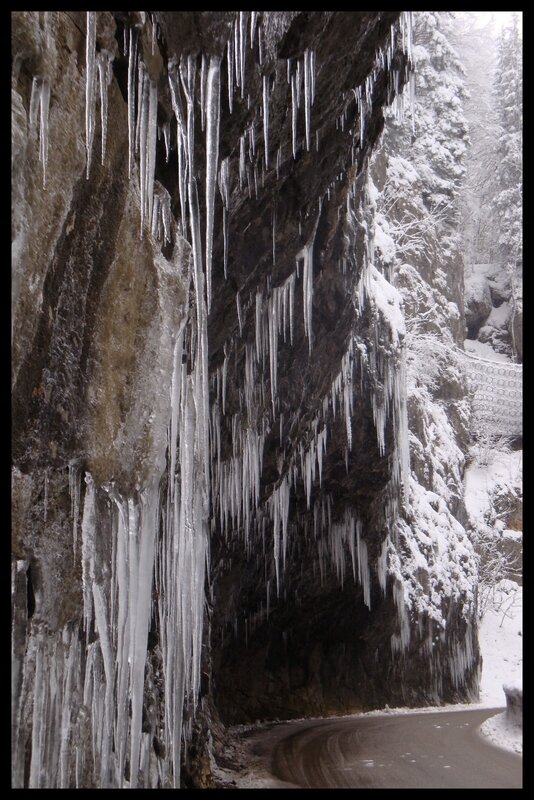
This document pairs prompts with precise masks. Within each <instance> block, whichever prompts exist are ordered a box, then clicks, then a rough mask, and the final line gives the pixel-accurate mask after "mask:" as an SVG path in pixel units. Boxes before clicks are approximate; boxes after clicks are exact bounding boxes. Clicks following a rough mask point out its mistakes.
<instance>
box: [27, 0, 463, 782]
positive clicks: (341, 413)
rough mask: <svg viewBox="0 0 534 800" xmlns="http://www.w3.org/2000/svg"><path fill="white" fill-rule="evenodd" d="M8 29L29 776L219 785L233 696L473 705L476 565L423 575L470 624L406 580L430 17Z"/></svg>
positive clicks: (203, 18)
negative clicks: (214, 725) (415, 274)
mask: <svg viewBox="0 0 534 800" xmlns="http://www.w3.org/2000/svg"><path fill="white" fill-rule="evenodd" d="M12 21H13V27H12V35H13V48H12V49H13V78H12V115H13V116H12V120H13V125H12V143H13V147H12V181H13V219H12V224H13V297H12V303H13V314H12V319H13V382H12V402H13V422H12V452H13V483H12V486H13V489H12V511H13V543H12V553H13V560H12V564H13V566H12V570H13V609H14V610H13V653H14V659H13V663H14V667H13V723H12V740H13V784H14V785H15V786H17V787H19V786H30V787H32V788H46V787H65V788H67V787H74V786H76V787H95V786H96V787H106V786H125V787H136V786H140V787H149V786H154V787H161V788H165V787H172V786H179V785H180V764H181V762H185V765H184V769H183V772H182V782H183V783H185V784H187V785H195V786H209V785H210V772H209V738H210V737H209V726H210V719H212V718H213V719H215V718H216V717H217V716H218V715H220V717H221V718H222V720H223V722H224V723H229V722H242V721H247V720H254V719H256V718H258V717H262V718H267V717H268V718H273V717H290V716H302V715H304V714H317V713H336V712H345V711H348V710H352V709H368V708H373V707H376V706H380V705H382V704H384V703H385V702H387V703H389V704H390V705H396V704H397V705H398V704H414V705H415V704H419V705H420V704H422V703H425V702H441V701H443V700H446V701H455V700H462V699H465V698H466V697H468V696H470V695H472V694H473V693H476V691H477V675H478V649H477V645H476V636H474V633H473V629H472V627H471V623H472V620H471V617H470V614H471V612H470V611H469V603H468V600H467V599H466V598H467V594H468V592H467V589H466V580H467V577H466V576H468V572H469V570H468V568H467V567H466V568H465V571H464V573H462V569H463V568H462V567H461V565H460V566H459V570H460V572H459V573H458V577H457V580H456V582H455V580H454V579H453V578H451V583H450V585H447V586H438V585H435V583H433V581H434V576H433V573H432V572H430V573H428V572H425V571H424V570H423V572H425V574H424V575H423V573H422V577H421V583H420V585H419V584H418V591H419V590H420V593H421V595H424V596H430V595H431V594H432V593H433V592H435V591H437V592H438V593H439V592H443V594H444V598H445V599H444V603H445V604H446V605H447V608H448V615H449V618H448V625H447V629H446V630H445V629H444V628H440V626H439V624H438V623H437V622H436V620H433V619H432V618H431V617H429V615H428V612H427V611H426V610H425V605H424V603H422V604H421V605H420V606H419V607H417V606H416V605H415V604H414V602H412V601H411V600H410V602H408V601H409V599H410V598H408V595H407V591H408V590H406V593H405V589H404V586H403V577H402V575H403V572H402V561H403V559H404V558H408V555H407V554H406V553H405V552H403V544H402V543H403V542H406V541H407V539H406V536H404V538H403V533H402V527H403V526H408V527H409V526H410V524H411V523H410V520H411V519H413V513H414V512H413V511H410V507H409V480H408V478H409V475H408V465H407V459H406V455H407V444H408V430H407V411H406V405H405V402H406V401H405V394H404V391H403V381H402V375H403V372H402V369H403V363H404V361H403V351H402V339H403V330H402V325H401V324H400V323H397V322H396V321H394V320H397V318H399V319H400V305H399V303H400V300H399V297H398V296H397V294H396V293H395V291H394V290H393V289H392V288H391V287H389V284H387V281H386V280H385V279H384V278H383V277H382V276H381V275H380V274H379V273H378V271H377V270H375V269H374V266H373V264H372V251H373V223H372V203H371V200H370V197H369V193H368V184H367V165H368V159H369V156H370V154H371V152H372V149H373V147H374V145H375V143H376V141H377V139H378V136H379V134H380V132H381V130H382V126H383V115H382V109H383V107H384V105H385V104H386V103H387V102H389V101H390V100H391V99H392V97H393V94H394V89H395V87H396V86H397V87H401V86H402V84H403V83H404V81H405V80H406V76H407V68H408V58H409V52H406V51H403V50H402V47H401V42H402V40H403V36H402V28H403V27H404V34H405V36H404V38H405V40H406V41H407V39H408V36H407V34H408V22H407V19H406V18H405V17H399V15H398V12H350V13H344V12H250V13H249V12H180V13H178V12H173V13H171V12H158V13H156V14H155V15H152V17H150V18H149V16H148V15H147V14H145V13H144V12H131V13H126V12H113V13H111V12H109V13H108V12H98V13H97V14H95V13H94V12H92V13H91V12H89V13H88V14H87V15H86V14H84V13H82V12H69V13H67V12H47V13H38V12H14V13H13V15H12ZM93 26H94V38H93V33H92V32H93ZM108 54H109V58H113V59H114V60H113V71H112V74H111V75H110V78H111V80H110V82H109V85H108V81H107V77H106V71H105V69H106V67H105V65H106V63H107V59H108ZM136 59H137V60H136ZM138 63H139V64H141V66H138ZM142 65H144V66H142ZM91 76H93V77H91ZM48 88H50V96H49V106H48V99H47V98H48ZM97 96H98V98H99V99H98V100H97ZM106 98H107V100H106ZM106 103H107V117H106V113H105V112H106ZM106 118H107V136H106V152H105V155H104V156H103V158H102V163H100V161H101V159H100V150H101V146H102V139H103V131H104V130H105V128H106V125H105V122H104V121H105V120H106ZM177 120H178V124H177ZM86 129H87V131H88V132H89V141H90V142H91V138H92V137H93V141H92V147H89V152H90V153H91V162H90V165H89V168H88V169H87V163H86ZM91 131H93V133H91ZM158 134H159V136H158ZM136 136H137V143H136ZM47 141H48V145H47ZM45 166H46V173H45V171H44V167H45ZM86 171H87V172H88V177H86ZM129 172H130V173H131V176H130V177H129ZM43 178H45V186H43ZM214 193H215V196H214ZM211 240H212V241H213V244H212V246H210V242H211ZM210 264H211V266H210ZM388 287H389V288H388ZM384 297H386V298H389V299H388V311H387V313H386V311H384V309H383V308H382V307H381V302H382V301H383V299H384ZM389 307H391V309H394V310H395V314H396V316H395V318H394V320H393V317H391V316H388V314H389V312H390V310H391V309H390V308H389ZM436 502H437V501H436ZM439 511H440V509H439V508H438V505H436V508H435V514H436V515H438V512H439ZM441 511H443V509H441ZM428 513H429V514H430V513H432V512H430V511H429V512H428ZM437 519H438V517H437V516H436V520H437ZM397 530H399V531H400V533H399V534H398V536H397V535H396V533H395V531H397ZM469 559H470V554H469V553H467V554H466V560H467V562H469ZM412 589H413V587H412ZM412 589H410V591H412ZM413 590H414V591H415V589H413ZM473 624H474V623H473ZM199 698H201V702H200V704H199V703H198V699H199ZM195 710H196V716H195ZM182 733H183V735H184V740H185V742H186V744H187V747H186V748H185V750H184V751H183V752H182V750H181V738H182Z"/></svg>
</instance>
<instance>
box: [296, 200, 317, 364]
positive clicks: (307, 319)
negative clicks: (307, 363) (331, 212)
mask: <svg viewBox="0 0 534 800" xmlns="http://www.w3.org/2000/svg"><path fill="white" fill-rule="evenodd" d="M320 217H321V201H319V213H318V214H317V219H316V220H315V225H314V226H313V229H312V232H311V235H310V238H309V239H308V241H307V242H306V244H305V245H304V247H303V248H302V250H299V252H298V253H297V255H296V262H297V267H298V264H299V261H303V269H302V292H303V309H304V332H305V334H306V336H307V337H308V346H309V352H310V353H311V350H312V302H313V245H314V242H315V234H316V233H317V226H318V225H319V219H320Z"/></svg>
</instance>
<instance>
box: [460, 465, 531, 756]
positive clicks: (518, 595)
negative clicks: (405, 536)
mask: <svg viewBox="0 0 534 800" xmlns="http://www.w3.org/2000/svg"><path fill="white" fill-rule="evenodd" d="M481 455H482V458H480V456H481ZM481 461H482V462H483V463H480V462H481ZM522 461H523V453H522V451H516V452H499V451H493V452H491V451H490V452H487V453H482V454H480V453H479V458H478V459H476V460H475V461H473V462H472V463H471V464H470V466H469V467H468V468H467V470H466V476H465V505H466V510H467V513H468V515H469V517H470V520H471V523H472V524H473V525H475V524H477V523H479V524H484V518H485V515H487V512H488V511H489V505H490V503H489V498H490V496H491V493H492V491H494V489H495V487H497V486H498V485H501V486H502V485H505V484H506V485H512V486H514V485H515V486H517V485H518V484H521V483H522ZM486 519H487V516H486ZM494 526H495V529H496V533H497V535H499V534H500V536H501V537H503V538H508V539H514V540H517V539H520V538H521V537H522V534H521V532H519V531H512V530H506V529H505V528H504V526H503V525H502V524H501V526H499V520H498V519H497V520H495V522H494ZM479 642H480V649H481V652H482V659H483V666H482V679H481V686H480V702H481V704H483V705H484V706H486V707H490V706H505V705H506V698H505V694H504V690H503V685H504V684H508V685H512V686H521V687H522V685H523V672H522V668H523V587H522V586H519V585H518V584H517V583H515V582H514V581H511V580H505V579H504V580H501V581H499V582H498V583H497V584H496V585H495V587H494V589H493V592H492V593H491V596H490V602H488V603H487V604H486V610H485V613H484V617H483V619H482V623H481V626H480V632H479ZM480 732H481V733H482V734H483V735H485V736H487V737H488V738H489V739H490V741H491V742H492V743H493V744H496V745H498V746H500V747H504V748H506V749H508V750H512V751H514V752H516V753H522V752H523V731H522V728H521V727H519V726H518V725H516V724H513V723H510V722H509V721H508V720H507V717H506V712H503V713H501V714H498V715H496V716H495V717H491V718H490V719H489V720H487V721H486V722H485V723H484V724H483V725H482V726H481V729H480Z"/></svg>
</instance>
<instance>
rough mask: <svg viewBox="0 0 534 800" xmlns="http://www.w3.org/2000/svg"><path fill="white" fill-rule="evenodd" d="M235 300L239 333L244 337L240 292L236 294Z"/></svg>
mask: <svg viewBox="0 0 534 800" xmlns="http://www.w3.org/2000/svg"><path fill="white" fill-rule="evenodd" d="M235 302H236V305H237V321H238V323H239V335H240V336H241V337H243V319H242V317H241V302H240V300H239V292H237V294H236V296H235Z"/></svg>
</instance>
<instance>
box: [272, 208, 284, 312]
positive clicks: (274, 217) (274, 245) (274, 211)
mask: <svg viewBox="0 0 534 800" xmlns="http://www.w3.org/2000/svg"><path fill="white" fill-rule="evenodd" d="M272 231H273V267H274V266H275V264H276V201H273V207H272ZM284 327H285V326H284Z"/></svg>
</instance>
